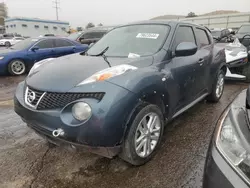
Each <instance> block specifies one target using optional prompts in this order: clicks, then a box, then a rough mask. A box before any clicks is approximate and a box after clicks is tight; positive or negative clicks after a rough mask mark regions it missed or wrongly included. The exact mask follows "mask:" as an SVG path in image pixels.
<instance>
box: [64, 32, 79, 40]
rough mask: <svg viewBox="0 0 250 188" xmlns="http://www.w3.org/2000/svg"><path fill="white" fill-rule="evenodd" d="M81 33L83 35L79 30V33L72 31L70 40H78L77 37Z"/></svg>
mask: <svg viewBox="0 0 250 188" xmlns="http://www.w3.org/2000/svg"><path fill="white" fill-rule="evenodd" d="M80 35H81V33H80V32H78V33H72V34H70V35H69V36H68V37H67V38H68V39H70V40H76V39H78V37H79V36H80Z"/></svg>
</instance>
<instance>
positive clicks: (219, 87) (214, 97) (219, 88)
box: [207, 70, 225, 103]
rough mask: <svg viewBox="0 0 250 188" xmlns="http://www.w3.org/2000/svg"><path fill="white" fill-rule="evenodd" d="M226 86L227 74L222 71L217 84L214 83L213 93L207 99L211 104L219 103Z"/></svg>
mask: <svg viewBox="0 0 250 188" xmlns="http://www.w3.org/2000/svg"><path fill="white" fill-rule="evenodd" d="M224 84H225V73H224V71H223V70H220V71H219V73H218V74H217V76H216V79H215V82H214V83H213V87H212V92H211V94H210V95H209V96H208V97H207V100H208V101H209V102H214V103H215V102H218V101H219V100H220V98H221V96H222V94H223V91H224Z"/></svg>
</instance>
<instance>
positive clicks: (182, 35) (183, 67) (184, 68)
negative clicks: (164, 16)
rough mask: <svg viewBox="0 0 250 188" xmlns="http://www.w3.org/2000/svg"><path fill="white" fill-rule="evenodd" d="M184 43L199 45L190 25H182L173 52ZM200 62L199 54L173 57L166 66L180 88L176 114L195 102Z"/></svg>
mask: <svg viewBox="0 0 250 188" xmlns="http://www.w3.org/2000/svg"><path fill="white" fill-rule="evenodd" d="M182 42H192V43H194V44H196V45H197V43H196V40H195V35H194V29H193V27H192V26H190V25H180V26H179V27H178V28H177V30H176V34H175V37H174V42H173V44H172V52H173V54H174V52H175V50H176V48H177V46H178V45H179V44H180V43H182ZM198 61H199V56H197V53H196V54H194V55H191V56H184V57H175V56H174V57H173V58H172V61H171V62H170V63H169V64H167V65H166V68H168V66H170V68H171V69H172V74H173V77H174V80H176V84H177V87H178V93H176V98H177V99H178V101H176V107H175V112H178V111H179V110H181V109H183V108H184V107H185V106H187V105H188V104H190V103H191V102H192V101H194V100H195V95H196V93H197V92H198V91H197V90H196V84H197V80H196V66H197V63H198Z"/></svg>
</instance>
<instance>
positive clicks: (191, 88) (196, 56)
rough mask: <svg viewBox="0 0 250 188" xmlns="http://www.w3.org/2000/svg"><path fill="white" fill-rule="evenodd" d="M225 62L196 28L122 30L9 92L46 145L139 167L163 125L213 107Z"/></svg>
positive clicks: (158, 25) (44, 66)
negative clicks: (205, 104)
mask: <svg viewBox="0 0 250 188" xmlns="http://www.w3.org/2000/svg"><path fill="white" fill-rule="evenodd" d="M225 62H226V59H225V52H224V49H220V48H215V47H214V44H213V39H212V36H211V35H210V33H209V32H208V31H207V30H206V28H204V27H201V26H198V25H194V24H191V23H182V22H172V21H171V22H168V21H146V22H138V23H134V24H130V25H125V26H121V27H118V28H115V29H113V30H111V31H110V32H108V33H107V34H106V35H105V36H104V37H103V38H102V39H100V40H99V41H98V42H97V43H96V44H94V45H93V46H92V47H91V48H89V50H88V51H86V52H84V53H78V54H74V55H70V56H67V57H61V58H57V59H54V60H51V59H49V60H44V61H41V62H39V63H37V64H36V66H34V67H33V68H32V70H31V71H30V74H29V76H28V77H27V78H26V80H25V81H24V82H21V83H20V84H19V85H18V87H17V89H16V94H15V100H14V101H15V111H16V113H17V114H19V115H20V116H21V117H22V119H23V120H24V121H25V122H26V123H27V125H28V126H29V127H31V128H32V129H34V130H35V131H36V132H37V133H38V134H40V135H42V136H44V137H45V138H46V139H47V140H48V141H49V143H53V144H57V145H60V144H63V145H64V144H66V145H69V146H73V147H79V148H85V149H87V150H88V151H91V152H93V153H97V154H99V155H102V156H106V157H113V156H116V155H119V156H120V157H121V158H122V159H124V160H125V161H127V162H129V163H131V164H133V165H142V164H144V163H146V162H147V161H149V160H150V159H151V158H152V157H153V155H154V154H155V152H156V151H157V149H158V147H159V144H160V142H161V138H162V135H163V130H164V126H165V123H167V122H169V121H171V120H172V119H174V118H175V117H177V116H178V115H180V114H182V113H183V112H184V111H186V110H187V109H189V108H190V107H192V106H193V105H195V104H196V103H198V102H199V101H201V100H203V99H207V100H208V101H211V102H218V101H219V99H220V98H221V96H222V93H223V89H224V76H225V74H226V65H225ZM59 65H60V68H59Z"/></svg>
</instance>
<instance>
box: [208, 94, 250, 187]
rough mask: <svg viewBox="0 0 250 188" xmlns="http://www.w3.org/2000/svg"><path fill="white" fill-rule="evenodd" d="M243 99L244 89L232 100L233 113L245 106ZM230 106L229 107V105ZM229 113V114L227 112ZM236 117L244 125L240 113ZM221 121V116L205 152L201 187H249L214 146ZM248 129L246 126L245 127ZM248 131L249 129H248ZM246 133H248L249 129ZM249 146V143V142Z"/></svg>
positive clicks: (244, 122)
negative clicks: (205, 157)
mask: <svg viewBox="0 0 250 188" xmlns="http://www.w3.org/2000/svg"><path fill="white" fill-rule="evenodd" d="M245 99H246V91H245V90H244V91H243V92H242V93H240V94H239V95H238V96H237V97H236V99H235V100H234V102H233V103H232V104H233V105H234V107H233V108H234V109H235V113H237V112H239V111H238V110H239V109H240V108H245ZM229 108H231V107H229ZM227 115H229V114H227ZM236 116H237V117H238V120H240V121H239V122H237V124H239V126H244V127H245V126H246V128H247V127H248V125H247V124H246V121H245V120H244V118H242V116H241V115H240V114H236ZM221 121H222V118H220V119H219V121H218V125H217V128H216V130H215V135H214V137H213V138H212V140H211V143H210V146H209V150H208V153H207V159H206V164H205V170H204V178H203V188H222V187H226V188H238V187H240V188H249V187H250V182H249V181H248V180H247V179H246V177H244V176H242V174H241V172H240V171H239V169H238V170H237V168H235V167H233V166H232V165H231V164H230V162H229V161H228V160H227V159H226V158H225V157H224V156H223V155H222V154H221V152H220V151H219V149H218V148H217V146H216V142H215V141H216V135H217V133H218V129H219V123H220V122H221ZM230 123H232V124H233V123H234V122H230ZM247 130H248V128H247ZM248 131H249V130H248ZM246 134H250V131H249V132H247V133H246ZM249 146H250V144H249Z"/></svg>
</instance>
